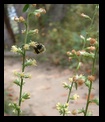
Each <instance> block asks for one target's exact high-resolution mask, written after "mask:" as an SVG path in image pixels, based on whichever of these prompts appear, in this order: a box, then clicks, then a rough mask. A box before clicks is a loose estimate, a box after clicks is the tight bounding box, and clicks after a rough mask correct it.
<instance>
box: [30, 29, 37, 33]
mask: <svg viewBox="0 0 105 122" xmlns="http://www.w3.org/2000/svg"><path fill="white" fill-rule="evenodd" d="M38 32H39V30H38V29H34V30H30V31H29V32H28V34H38Z"/></svg>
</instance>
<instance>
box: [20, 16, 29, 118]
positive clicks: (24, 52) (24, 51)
mask: <svg viewBox="0 0 105 122" xmlns="http://www.w3.org/2000/svg"><path fill="white" fill-rule="evenodd" d="M28 17H29V16H28ZM28 17H27V22H26V35H25V39H24V45H25V44H26V42H27V35H28ZM22 49H23V61H22V62H23V63H22V72H24V70H25V67H24V64H25V57H26V50H25V49H24V48H22ZM22 88H23V78H22V77H21V85H20V92H19V103H18V105H19V106H21V96H22ZM19 115H20V109H19V110H18V116H19Z"/></svg>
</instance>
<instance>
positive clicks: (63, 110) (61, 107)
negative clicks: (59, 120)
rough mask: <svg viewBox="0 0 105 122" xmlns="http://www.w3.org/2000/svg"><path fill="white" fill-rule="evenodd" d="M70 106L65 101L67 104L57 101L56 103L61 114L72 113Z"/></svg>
mask: <svg viewBox="0 0 105 122" xmlns="http://www.w3.org/2000/svg"><path fill="white" fill-rule="evenodd" d="M68 107H69V104H68V103H65V104H61V103H57V104H56V108H57V110H58V111H59V113H60V115H64V114H65V115H67V114H70V113H71V112H70V111H68Z"/></svg>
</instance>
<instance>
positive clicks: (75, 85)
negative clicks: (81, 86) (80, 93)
mask: <svg viewBox="0 0 105 122" xmlns="http://www.w3.org/2000/svg"><path fill="white" fill-rule="evenodd" d="M74 85H75V89H76V90H77V86H78V85H77V83H76V82H74Z"/></svg>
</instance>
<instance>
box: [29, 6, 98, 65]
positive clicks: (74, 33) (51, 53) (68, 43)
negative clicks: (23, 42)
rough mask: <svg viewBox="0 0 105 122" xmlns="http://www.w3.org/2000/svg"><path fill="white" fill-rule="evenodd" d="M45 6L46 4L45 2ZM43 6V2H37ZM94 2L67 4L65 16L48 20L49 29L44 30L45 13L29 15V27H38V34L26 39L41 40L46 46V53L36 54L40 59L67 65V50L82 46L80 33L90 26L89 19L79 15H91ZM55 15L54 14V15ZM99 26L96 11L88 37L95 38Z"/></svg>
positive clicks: (83, 33)
mask: <svg viewBox="0 0 105 122" xmlns="http://www.w3.org/2000/svg"><path fill="white" fill-rule="evenodd" d="M46 6H47V4H46ZM39 7H43V4H39ZM94 9H95V4H68V5H67V12H66V13H65V17H64V18H63V20H62V21H60V22H56V23H53V22H50V23H49V27H50V29H49V30H48V31H47V32H46V31H45V30H46V28H47V27H46V24H45V23H46V21H47V13H46V14H45V15H42V16H41V17H40V18H35V17H34V16H31V17H30V29H36V28H37V29H39V34H38V35H34V36H33V37H32V38H30V37H29V38H28V41H30V39H31V40H34V41H37V42H41V43H43V44H45V46H46V49H47V50H46V54H45V55H43V56H44V57H43V56H42V55H40V56H38V60H39V61H40V60H41V61H42V60H43V61H44V60H45V61H50V62H53V63H55V64H61V65H64V66H68V65H69V63H70V62H68V57H67V55H66V52H67V51H71V50H72V49H75V50H78V49H81V48H82V42H81V39H80V35H83V36H84V37H85V36H86V32H87V31H88V29H89V27H90V21H89V19H86V18H83V17H81V16H80V15H81V13H85V14H86V15H88V16H90V17H91V18H92V17H93V13H94ZM55 16H56V15H55ZM98 26H99V13H98V12H97V14H96V17H95V21H94V26H93V30H92V32H91V33H89V36H90V37H93V38H96V37H97V32H98Z"/></svg>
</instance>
